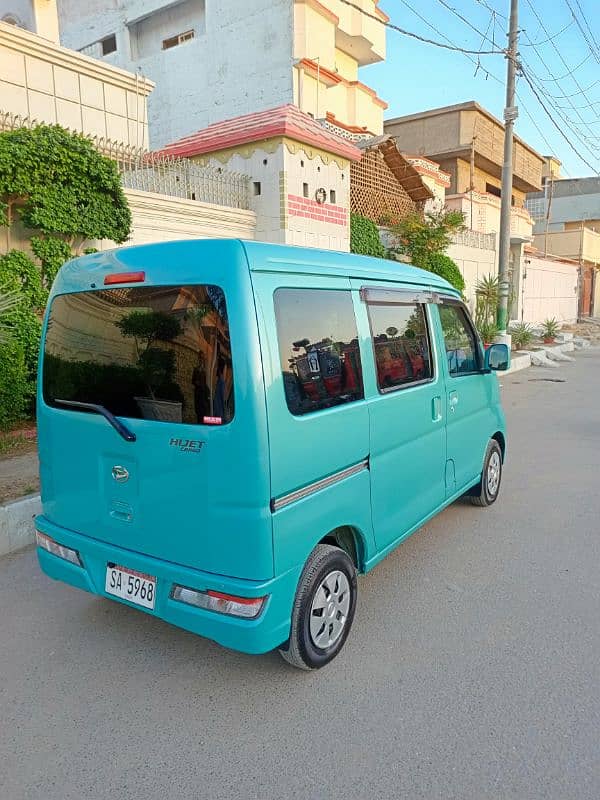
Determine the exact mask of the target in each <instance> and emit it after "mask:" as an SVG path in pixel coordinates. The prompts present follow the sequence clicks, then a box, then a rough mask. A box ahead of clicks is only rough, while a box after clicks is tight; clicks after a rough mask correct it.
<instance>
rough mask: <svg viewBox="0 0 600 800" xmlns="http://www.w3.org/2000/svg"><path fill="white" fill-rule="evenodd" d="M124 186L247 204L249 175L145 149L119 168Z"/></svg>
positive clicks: (233, 204) (232, 204)
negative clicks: (141, 154) (149, 151)
mask: <svg viewBox="0 0 600 800" xmlns="http://www.w3.org/2000/svg"><path fill="white" fill-rule="evenodd" d="M121 181H122V183H123V186H124V187H126V188H128V189H138V190H141V191H144V192H156V193H157V194H165V195H169V196H170V197H182V198H186V199H187V200H197V201H199V202H203V203H212V204H213V205H219V206H230V207H231V208H241V209H249V208H250V179H249V177H248V176H247V175H242V174H241V173H239V172H231V171H229V170H225V169H223V168H222V167H208V166H202V165H201V164H196V163H195V162H194V161H191V160H190V159H188V158H179V157H177V156H167V155H155V154H153V153H146V154H144V156H143V157H142V158H140V159H139V160H137V161H135V162H133V163H130V164H127V165H124V166H123V167H122V168H121Z"/></svg>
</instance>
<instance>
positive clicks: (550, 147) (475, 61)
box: [401, 0, 569, 176]
mask: <svg viewBox="0 0 600 800" xmlns="http://www.w3.org/2000/svg"><path fill="white" fill-rule="evenodd" d="M477 1H478V2H480V3H482V5H484V6H485V7H486V8H487V9H488V10H490V11H491V13H492V14H493V12H494V9H491V8H490V6H488V5H487V3H485V2H482V0H477ZM401 2H402V3H403V4H404V5H405V6H406V7H407V8H408V9H409V10H410V11H412V13H413V14H414V15H415V16H416V17H418V18H419V19H420V20H421V21H422V22H424V23H425V24H426V25H427V26H428V27H429V28H431V30H433V31H434V32H435V33H437V34H438V36H441V37H442V38H444V39H446V41H448V42H451V39H449V38H448V37H447V36H446V34H444V33H442V32H441V31H440V30H438V28H436V27H435V25H433V24H432V23H431V22H430V21H429V20H428V19H426V18H425V17H424V16H423V15H422V14H420V13H419V12H418V11H417V10H416V9H415V8H413V7H412V6H411V5H410V3H408V2H407V0H401ZM500 16H502V17H503V18H504V19H506V17H505V16H504V15H500ZM492 19H494V17H492ZM494 24H495V23H494ZM463 55H464V56H465V58H467V59H468V60H469V61H470V62H471V63H472V64H475V66H476V68H477V69H476V70H475V73H477V70H479V69H480V70H481V71H482V72H483V73H485V76H486V79H487V78H491V79H492V80H494V81H496V83H498V84H500V86H504V81H503V80H502V79H501V78H499V77H498V76H497V75H495V74H494V73H493V72H490V70H489V69H487V68H486V67H484V66H483V65H482V64H481V62H480V60H479V59H478V58H477V59H475V58H473V57H472V56H471V55H468V54H466V53H463ZM516 94H517V98H518V100H519V105H520V107H521V108H522V109H523V111H524V112H525V114H526V115H527V116H528V117H529V120H530V121H531V123H532V125H533V127H534V128H535V129H536V131H537V132H538V134H539V135H540V138H541V139H542V141H543V142H544V144H545V145H546V147H547V148H548V150H549V152H553V151H554V147H553V145H551V144H550V142H549V141H548V139H547V137H546V135H545V133H544V132H543V130H542V129H541V128H540V126H539V125H538V122H537V120H536V119H535V117H534V116H533V114H531V113H530V112H529V110H528V108H527V106H526V105H525V102H524V101H523V98H522V97H521V96H520V95H519V93H518V92H517V93H516ZM564 171H565V173H566V174H567V176H569V172H568V170H567V169H565V170H564Z"/></svg>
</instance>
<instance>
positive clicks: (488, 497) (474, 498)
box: [471, 439, 502, 507]
mask: <svg viewBox="0 0 600 800" xmlns="http://www.w3.org/2000/svg"><path fill="white" fill-rule="evenodd" d="M501 480H502V450H501V449H500V445H499V444H498V442H497V441H496V440H495V439H491V440H490V443H489V444H488V447H487V451H486V454H485V459H484V461H483V471H482V473H481V481H480V483H479V484H478V486H477V487H476V488H475V489H474V490H473V493H472V494H471V502H472V503H473V505H475V506H483V507H485V506H491V505H492V503H495V502H496V500H497V498H498V493H499V492H500V482H501Z"/></svg>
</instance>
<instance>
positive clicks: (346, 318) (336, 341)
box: [274, 289, 364, 416]
mask: <svg viewBox="0 0 600 800" xmlns="http://www.w3.org/2000/svg"><path fill="white" fill-rule="evenodd" d="M274 300H275V318H276V320H277V338H278V342H279V357H280V360H281V371H282V373H283V385H284V389H285V399H286V402H287V406H288V408H289V410H290V411H291V413H292V414H295V415H297V416H298V415H302V414H310V413H311V412H313V411H320V410H321V409H323V408H330V407H331V406H336V405H341V404H343V403H351V402H353V401H354V400H362V398H363V397H364V390H363V381H362V368H361V363H360V351H359V347H358V332H357V329H356V319H355V317H354V308H353V305H352V296H351V294H350V292H349V291H339V290H328V289H277V291H276V292H275V296H274Z"/></svg>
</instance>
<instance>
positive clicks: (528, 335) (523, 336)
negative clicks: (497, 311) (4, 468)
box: [509, 322, 534, 350]
mask: <svg viewBox="0 0 600 800" xmlns="http://www.w3.org/2000/svg"><path fill="white" fill-rule="evenodd" d="M509 333H510V335H511V337H512V343H513V345H514V348H515V350H522V349H523V348H524V347H527V345H528V344H531V342H532V341H533V338H534V336H533V330H532V329H531V325H528V324H527V323H526V322H519V323H517V324H516V325H513V326H512V328H511V329H510V330H509Z"/></svg>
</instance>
